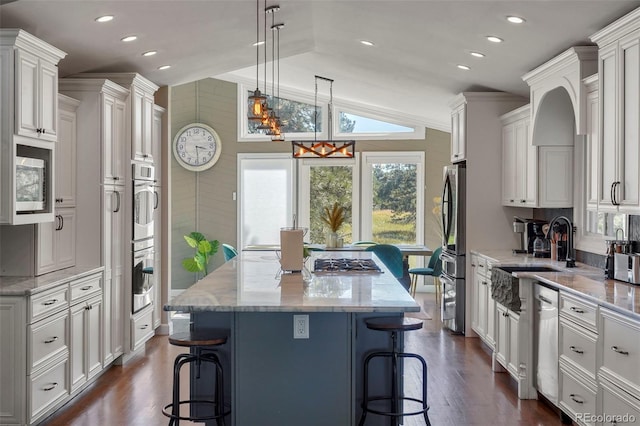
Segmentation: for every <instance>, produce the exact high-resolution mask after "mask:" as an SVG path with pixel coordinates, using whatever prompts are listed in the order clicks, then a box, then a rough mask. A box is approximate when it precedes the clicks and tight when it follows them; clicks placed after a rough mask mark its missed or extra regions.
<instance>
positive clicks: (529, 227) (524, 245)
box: [513, 216, 549, 257]
mask: <svg viewBox="0 0 640 426" xmlns="http://www.w3.org/2000/svg"><path fill="white" fill-rule="evenodd" d="M546 224H548V222H547V221H546V220H540V219H523V218H521V217H517V216H515V217H514V218H513V231H514V232H516V233H519V234H522V235H521V236H520V248H519V249H515V250H513V252H514V253H523V254H525V253H528V254H535V253H534V243H535V241H536V238H538V237H540V238H543V239H544V232H543V231H542V227H543V226H544V225H546ZM541 257H549V256H541Z"/></svg>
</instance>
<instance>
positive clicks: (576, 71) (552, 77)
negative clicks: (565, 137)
mask: <svg viewBox="0 0 640 426" xmlns="http://www.w3.org/2000/svg"><path fill="white" fill-rule="evenodd" d="M597 55H598V53H597V48H596V47H595V46H575V47H572V48H570V49H568V50H566V51H565V52H563V53H561V54H560V55H558V56H556V57H555V58H553V59H551V60H550V61H547V62H545V63H544V64H542V65H540V66H539V67H538V68H536V69H534V70H532V71H530V72H528V73H527V74H525V75H524V76H522V79H523V80H524V81H525V82H527V84H528V85H529V87H530V89H531V95H530V100H531V123H532V134H533V141H534V145H537V142H536V139H537V138H536V136H535V133H536V131H537V130H538V127H537V126H538V125H539V124H540V123H539V115H541V114H543V115H544V112H545V109H546V108H545V106H544V99H545V97H546V96H547V95H548V94H549V93H550V92H553V91H555V89H558V88H564V90H565V91H566V94H567V95H568V97H569V99H570V101H571V104H572V106H573V113H574V116H575V134H578V135H583V134H585V133H586V125H585V121H586V120H585V115H586V111H585V103H586V93H585V91H584V87H583V85H582V79H583V78H585V77H587V76H589V75H591V74H593V73H594V72H596V69H597ZM556 92H557V91H556ZM545 124H546V123H545ZM539 128H540V130H543V131H544V129H545V128H546V125H545V126H540V127H539ZM572 143H573V142H572ZM556 145H558V144H557V143H556Z"/></svg>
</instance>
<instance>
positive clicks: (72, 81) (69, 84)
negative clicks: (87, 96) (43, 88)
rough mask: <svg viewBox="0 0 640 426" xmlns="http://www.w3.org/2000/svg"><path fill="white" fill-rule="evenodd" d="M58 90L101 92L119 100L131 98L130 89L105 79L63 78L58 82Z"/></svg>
mask: <svg viewBox="0 0 640 426" xmlns="http://www.w3.org/2000/svg"><path fill="white" fill-rule="evenodd" d="M58 90H60V91H61V92H66V91H73V92H97V91H101V92H104V93H107V94H109V95H112V96H115V97H117V98H118V99H125V98H126V97H127V96H129V93H130V91H129V89H125V88H124V87H122V86H120V85H119V84H117V83H114V82H113V81H111V80H107V79H103V78H61V79H60V80H58Z"/></svg>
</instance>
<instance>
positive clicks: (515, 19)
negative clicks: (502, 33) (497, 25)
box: [507, 16, 524, 24]
mask: <svg viewBox="0 0 640 426" xmlns="http://www.w3.org/2000/svg"><path fill="white" fill-rule="evenodd" d="M507 21H509V22H511V23H512V24H522V23H523V22H524V19H523V18H521V17H519V16H507Z"/></svg>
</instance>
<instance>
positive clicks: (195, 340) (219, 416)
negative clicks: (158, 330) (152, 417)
mask: <svg viewBox="0 0 640 426" xmlns="http://www.w3.org/2000/svg"><path fill="white" fill-rule="evenodd" d="M226 342H227V337H226V336H221V335H213V334H211V333H209V332H203V331H190V332H184V333H174V334H172V335H171V336H169V343H171V344H172V345H176V346H182V347H187V348H190V349H194V351H195V353H184V354H180V355H178V356H177V357H176V359H175V361H174V363H173V400H172V402H171V404H167V405H165V407H164V408H163V409H162V414H164V415H165V416H167V417H169V418H170V420H169V426H172V425H178V424H179V422H180V420H190V421H194V422H204V421H205V420H216V422H217V424H218V426H220V425H224V424H225V423H224V417H225V416H226V415H228V414H229V413H231V410H227V411H225V409H224V408H225V407H224V381H223V374H222V373H223V372H222V364H221V363H220V359H219V358H218V355H217V354H216V353H215V351H214V349H213V348H215V347H216V346H221V345H224V344H225V343H226ZM203 362H210V363H212V364H214V365H215V367H216V377H215V379H216V380H215V389H214V393H215V395H214V399H213V400H208V399H187V400H182V401H181V400H180V368H182V366H183V365H184V364H188V363H195V367H196V373H195V376H196V378H197V379H199V378H200V366H201V364H202V363H203ZM191 404H202V405H209V406H212V407H213V414H212V415H207V416H199V417H196V416H180V406H181V405H189V406H190V405H191Z"/></svg>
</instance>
